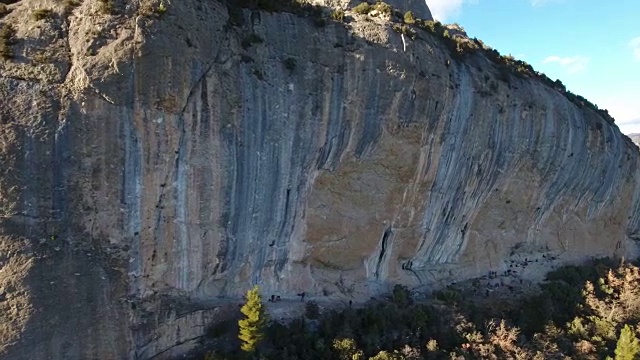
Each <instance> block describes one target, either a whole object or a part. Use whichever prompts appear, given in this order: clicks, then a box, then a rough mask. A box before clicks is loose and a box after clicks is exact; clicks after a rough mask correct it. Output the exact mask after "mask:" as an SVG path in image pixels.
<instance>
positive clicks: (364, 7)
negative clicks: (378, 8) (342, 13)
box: [353, 2, 371, 15]
mask: <svg viewBox="0 0 640 360" xmlns="http://www.w3.org/2000/svg"><path fill="white" fill-rule="evenodd" d="M370 11H371V5H369V3H367V2H361V3H360V4H358V6H356V7H354V8H353V12H355V13H356V14H362V15H367V14H368V13H369V12H370Z"/></svg>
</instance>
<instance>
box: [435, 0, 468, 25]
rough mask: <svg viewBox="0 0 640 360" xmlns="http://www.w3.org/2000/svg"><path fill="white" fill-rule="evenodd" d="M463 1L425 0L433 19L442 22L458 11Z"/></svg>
mask: <svg viewBox="0 0 640 360" xmlns="http://www.w3.org/2000/svg"><path fill="white" fill-rule="evenodd" d="M463 3H464V1H463V0H427V6H428V7H429V10H431V15H433V17H434V19H436V20H439V21H442V22H445V21H447V19H448V18H449V17H451V16H452V15H455V14H457V13H458V12H460V9H461V8H462V4H463Z"/></svg>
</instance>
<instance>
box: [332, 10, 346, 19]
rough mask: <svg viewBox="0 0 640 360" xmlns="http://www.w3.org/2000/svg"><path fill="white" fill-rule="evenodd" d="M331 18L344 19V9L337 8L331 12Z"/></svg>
mask: <svg viewBox="0 0 640 360" xmlns="http://www.w3.org/2000/svg"><path fill="white" fill-rule="evenodd" d="M331 18H332V19H333V20H336V21H340V22H343V21H344V11H343V10H342V9H335V10H333V11H332V12H331Z"/></svg>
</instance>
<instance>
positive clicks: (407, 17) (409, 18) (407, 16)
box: [404, 11, 416, 25]
mask: <svg viewBox="0 0 640 360" xmlns="http://www.w3.org/2000/svg"><path fill="white" fill-rule="evenodd" d="M404 23H405V24H410V25H411V24H415V23H416V18H415V16H413V12H412V11H407V12H406V13H404Z"/></svg>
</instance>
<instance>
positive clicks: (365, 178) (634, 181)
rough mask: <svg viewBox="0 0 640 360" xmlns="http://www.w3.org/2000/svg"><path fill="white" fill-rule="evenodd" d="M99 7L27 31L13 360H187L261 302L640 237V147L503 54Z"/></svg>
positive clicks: (210, 15) (386, 34)
mask: <svg viewBox="0 0 640 360" xmlns="http://www.w3.org/2000/svg"><path fill="white" fill-rule="evenodd" d="M98 5H99V4H98V3H94V2H92V1H86V2H85V3H83V4H82V5H81V6H79V7H78V8H75V9H73V11H71V12H69V13H66V15H59V16H58V15H56V17H53V18H51V19H49V20H46V21H43V22H42V23H41V24H40V28H38V30H36V28H35V27H33V26H27V25H25V26H19V19H21V18H22V19H24V18H26V16H27V14H28V11H30V10H28V9H29V3H28V0H23V1H22V2H21V3H17V4H14V5H11V7H12V10H13V12H12V13H11V14H9V15H8V16H7V17H6V18H4V19H3V21H4V22H8V21H14V22H15V23H16V24H18V25H16V26H17V33H16V38H17V39H18V40H17V42H16V45H15V46H14V51H15V52H16V54H17V56H16V57H15V58H14V59H13V60H10V61H8V62H5V63H3V65H2V68H1V69H0V74H1V75H2V77H0V98H2V99H6V100H3V102H2V103H1V104H0V116H1V117H0V159H1V161H2V164H3V167H2V169H1V170H0V172H1V174H2V176H1V177H0V205H2V206H1V207H0V209H2V217H1V218H0V232H1V237H0V249H2V255H0V256H1V257H0V260H1V263H0V267H1V268H0V271H2V273H3V274H5V277H3V279H2V281H1V282H0V286H2V289H0V296H3V297H2V300H1V301H0V305H1V306H2V307H3V309H5V310H6V311H3V315H2V316H3V317H2V323H3V324H11V326H9V327H6V326H5V327H4V328H3V330H2V332H0V340H1V341H2V343H0V353H1V354H2V357H3V358H6V359H34V358H38V359H40V358H43V359H44V358H52V359H62V358H64V359H87V358H105V359H114V358H130V359H150V358H154V359H160V358H170V357H171V356H175V355H177V354H179V353H182V352H183V351H185V350H186V349H188V348H189V347H190V346H192V345H193V344H194V343H195V342H196V341H197V339H198V337H199V336H200V335H201V334H202V333H203V332H204V329H205V327H206V326H207V324H208V323H210V322H211V321H213V320H216V319H219V318H220V317H221V316H228V314H229V312H225V311H222V310H221V309H222V307H223V306H227V305H229V304H231V303H232V300H229V299H238V298H239V297H240V295H241V294H242V293H243V292H244V291H246V290H247V289H248V288H249V287H250V286H252V285H253V284H259V285H260V286H261V288H262V289H263V291H264V292H265V293H267V294H270V293H278V294H282V295H283V296H284V297H295V294H296V293H297V292H301V291H305V292H306V293H307V294H308V296H309V297H311V298H313V297H315V298H318V299H327V300H336V299H341V298H350V299H351V298H353V299H356V300H357V299H364V298H368V297H369V296H371V295H374V294H377V293H379V292H381V291H385V290H386V289H388V287H389V286H390V285H393V284H395V283H404V284H407V285H409V286H412V287H427V288H429V287H433V286H438V285H439V284H446V283H448V282H451V281H458V280H461V279H466V278H470V277H474V276H479V275H482V274H485V273H486V272H487V271H490V270H492V271H499V270H502V269H505V268H506V267H508V265H509V261H510V260H512V259H516V258H520V257H525V256H526V257H529V258H533V257H541V256H542V255H545V254H548V255H549V256H550V257H551V256H552V257H553V258H554V259H555V258H557V259H558V262H569V261H579V260H582V259H585V258H587V257H590V256H613V255H624V254H627V253H630V252H632V251H633V250H634V248H635V245H634V244H635V243H634V241H635V240H636V239H638V238H639V237H640V232H639V214H640V211H639V206H640V205H639V202H638V199H640V197H639V195H640V194H639V191H640V184H638V181H639V179H640V178H639V177H638V164H639V161H638V151H637V148H636V147H635V146H634V145H633V144H632V143H631V142H630V141H629V139H628V138H626V137H625V136H623V135H622V134H621V133H620V131H619V130H618V128H617V127H616V126H615V125H613V124H611V123H610V122H609V121H607V120H605V119H603V118H601V117H600V116H599V115H598V114H597V113H595V112H593V111H591V110H588V109H579V108H578V107H576V105H574V104H573V103H571V102H569V101H567V99H566V98H565V97H564V96H563V95H562V94H560V93H559V92H557V91H555V90H553V89H551V88H549V87H547V86H546V85H544V84H542V83H541V82H539V81H537V80H532V79H521V78H518V77H515V76H506V77H505V76H504V74H501V73H500V71H499V70H498V69H497V67H496V66H495V65H494V64H493V63H491V62H490V61H488V60H487V59H486V58H484V57H483V56H481V55H472V56H470V57H469V58H467V59H466V60H464V61H456V60H452V58H451V55H450V53H449V50H447V48H446V47H445V46H443V45H442V44H441V42H440V40H439V39H437V38H435V37H433V36H432V35H430V34H428V33H426V32H421V31H419V32H418V37H417V38H416V39H415V40H411V39H409V37H407V36H401V35H399V34H398V33H396V32H394V31H392V30H391V27H390V26H389V24H387V23H385V21H386V20H383V19H366V18H365V17H364V16H361V15H356V14H353V16H354V21H353V22H351V24H350V25H349V26H348V27H347V26H345V25H344V24H342V23H328V24H327V25H326V26H324V27H317V26H316V25H314V23H313V22H312V21H309V19H306V18H300V17H297V16H295V15H293V14H289V13H267V12H259V11H247V10H245V11H243V12H240V15H241V20H243V21H241V22H242V23H243V25H241V26H233V25H232V24H231V23H230V22H229V15H228V14H229V12H228V10H227V8H226V7H225V6H224V5H223V4H221V3H218V2H215V1H211V2H206V3H203V2H200V1H195V0H194V1H188V0H187V1H179V2H178V1H175V2H171V3H170V4H169V5H168V9H167V12H166V13H165V14H163V15H159V14H158V12H157V10H153V9H157V7H155V6H158V5H157V4H144V3H143V4H138V3H136V2H134V3H132V4H130V5H127V6H126V7H122V8H118V10H117V11H118V12H116V14H115V15H105V14H104V13H102V12H101V11H102V10H100V7H99V6H98ZM149 9H151V10H149ZM61 11H62V10H61ZM65 11H66V10H65ZM61 14H62V12H61ZM237 14H238V13H237V12H236V13H235V15H234V16H237ZM236 20H238V19H236ZM54 31H55V32H54ZM40 32H42V33H44V34H51V33H50V32H54V33H53V35H51V41H52V43H55V44H57V46H59V49H60V51H61V52H60V53H56V54H58V55H56V56H57V57H56V58H54V59H52V60H50V61H51V63H44V64H40V63H36V62H33V61H31V60H29V57H28V55H29V54H30V51H31V50H32V48H31V47H30V46H35V45H34V44H36V41H35V40H34V39H38V38H40V36H42V34H40ZM30 49H31V50H30ZM6 274H8V275H6ZM522 275H523V276H529V277H532V278H533V277H536V276H538V275H539V273H536V272H531V273H524V274H522ZM234 306H235V305H234ZM3 326H4V325H3Z"/></svg>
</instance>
